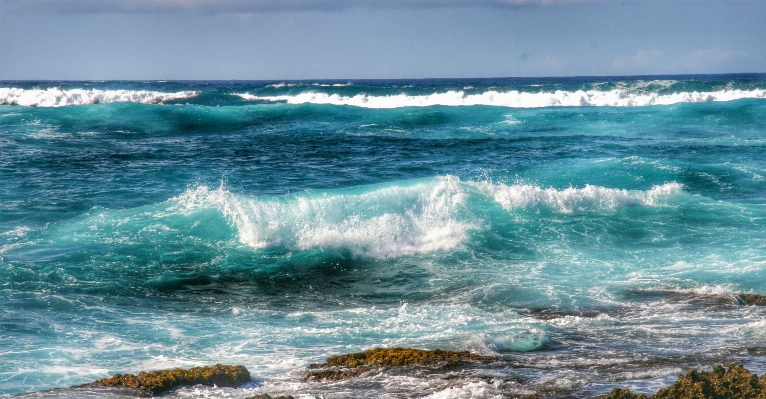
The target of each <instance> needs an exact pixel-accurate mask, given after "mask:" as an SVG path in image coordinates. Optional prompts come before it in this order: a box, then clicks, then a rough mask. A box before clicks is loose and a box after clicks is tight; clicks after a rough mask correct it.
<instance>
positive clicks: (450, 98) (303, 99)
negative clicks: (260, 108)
mask: <svg viewBox="0 0 766 399" xmlns="http://www.w3.org/2000/svg"><path fill="white" fill-rule="evenodd" d="M236 95H237V96H240V97H241V98H243V99H245V100H258V101H274V102H287V103H288V104H307V103H310V104H331V105H351V106H355V107H363V108H401V107H428V106H434V105H444V106H471V105H489V106H497V107H510V108H542V107H581V106H595V107H640V106H649V105H671V104H678V103H699V102H715V101H732V100H739V99H743V98H766V90H763V89H756V90H720V91H711V92H697V91H694V92H681V93H673V94H656V93H654V94H643V93H631V92H629V91H626V90H610V91H597V90H577V91H561V90H557V91H555V92H539V93H527V92H520V91H516V90H513V91H506V92H499V91H494V90H491V91H486V92H484V93H479V94H466V93H465V92H464V91H447V92H444V93H433V94H428V95H418V96H411V95H407V94H397V95H390V96H370V95H367V94H357V95H355V96H342V95H339V94H328V93H317V92H305V93H300V94H297V95H282V96H255V95H252V94H248V93H244V94H236Z"/></svg>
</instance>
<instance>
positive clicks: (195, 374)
mask: <svg viewBox="0 0 766 399" xmlns="http://www.w3.org/2000/svg"><path fill="white" fill-rule="evenodd" d="M248 381H250V372H249V371H247V369H246V368H245V366H241V365H240V366H227V365H223V364H216V365H215V366H205V367H192V368H190V369H181V368H177V369H172V370H157V371H150V372H148V373H147V372H143V371H142V372H140V373H138V375H133V374H115V375H114V376H112V377H110V378H104V379H101V380H98V381H94V382H92V383H90V384H86V385H91V386H103V387H121V388H135V389H140V390H141V391H144V392H146V393H150V394H152V395H156V394H159V393H162V392H165V391H168V390H170V389H173V388H175V387H178V386H182V385H197V384H202V385H209V386H213V385H215V386H218V387H232V388H236V387H238V386H240V385H242V384H244V383H246V382H248Z"/></svg>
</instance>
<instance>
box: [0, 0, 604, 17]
mask: <svg viewBox="0 0 766 399" xmlns="http://www.w3.org/2000/svg"><path fill="white" fill-rule="evenodd" d="M587 1H594V0H0V6H2V8H4V9H5V10H6V11H9V12H12V13H49V14H111V13H113V14H151V13H173V12H198V13H202V14H211V13H212V14H258V13H270V12H301V11H322V12H338V11H344V10H349V9H355V8H373V9H375V8H377V9H402V8H405V9H406V8H421V9H422V8H454V7H469V8H486V7H492V8H514V7H529V6H547V5H556V4H572V3H583V2H587Z"/></svg>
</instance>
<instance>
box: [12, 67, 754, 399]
mask: <svg viewBox="0 0 766 399" xmlns="http://www.w3.org/2000/svg"><path fill="white" fill-rule="evenodd" d="M0 153H2V157H0V182H2V190H0V396H2V395H6V396H13V395H18V394H22V396H26V395H24V393H30V392H33V393H30V394H29V395H31V396H35V397H40V396H42V397H83V396H88V395H93V396H94V397H104V396H106V395H117V396H119V393H114V392H110V393H105V392H103V391H95V392H91V391H87V390H77V389H58V388H67V387H69V386H72V385H77V384H83V383H86V382H89V381H92V380H95V379H100V378H103V377H107V376H110V375H112V374H115V373H126V372H128V373H135V372H137V371H139V370H151V369H158V368H171V367H190V366H196V365H207V364H214V363H226V364H244V365H245V366H247V368H248V369H249V370H250V371H251V373H252V374H253V376H254V377H255V378H254V380H253V381H252V382H251V383H250V384H248V385H247V386H246V387H245V388H244V389H239V390H233V389H217V388H199V387H196V388H195V387H191V388H183V389H180V390H178V391H175V392H173V393H171V394H170V396H177V397H232V398H243V397H245V396H248V395H252V394H253V393H257V392H269V393H272V394H274V393H289V394H293V395H303V397H325V398H330V397H419V396H427V395H432V397H434V398H447V397H476V398H479V397H501V396H502V395H519V394H529V393H533V392H543V393H546V394H549V395H571V396H574V397H592V396H594V395H598V394H603V393H606V392H608V391H610V390H611V389H612V388H614V387H616V386H621V387H631V388H632V389H634V390H637V391H639V392H647V393H650V392H652V391H653V390H654V389H656V388H657V387H659V386H661V385H663V384H666V383H668V382H670V381H673V380H675V376H676V375H677V374H678V373H679V372H683V371H685V370H686V369H688V368H690V367H709V366H712V365H713V364H716V363H720V362H725V361H738V362H743V363H744V364H745V365H746V366H747V367H749V368H750V369H751V370H752V371H754V372H757V373H758V374H762V373H763V372H765V371H766V362H764V354H766V322H764V317H766V308H763V307H757V306H742V304H741V303H740V302H737V300H736V298H735V294H737V293H755V294H762V295H766V158H765V157H764V154H766V75H714V76H710V75H706V76H666V77H635V78H547V79H483V80H425V81H424V80H417V81H308V82H2V83H1V84H0ZM377 346H387V347H391V346H407V347H417V348H423V349H437V348H440V349H453V350H470V351H472V352H476V353H481V354H487V355H499V356H504V357H506V358H508V359H510V360H511V361H513V362H514V364H517V365H518V367H514V368H510V369H496V370H483V371H481V373H483V374H482V375H491V376H493V377H494V379H493V380H492V381H488V380H485V379H478V380H477V379H472V378H471V377H470V375H469V376H466V377H465V378H463V379H460V378H457V379H456V378H452V379H449V380H448V379H446V378H445V379H438V378H432V379H422V378H418V377H415V376H406V375H393V374H391V375H389V374H386V373H382V374H379V375H377V374H376V375H372V376H365V377H361V378H359V379H354V380H349V381H345V382H337V383H317V382H303V381H302V378H303V377H304V376H305V374H306V372H307V369H306V366H307V365H308V364H309V363H312V362H321V361H322V360H323V359H324V358H325V357H327V356H330V355H333V354H340V353H346V352H355V351H360V350H365V349H370V348H373V347H377ZM50 389H53V390H50ZM48 390H50V391H48ZM37 391H43V392H37Z"/></svg>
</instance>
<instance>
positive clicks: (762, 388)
mask: <svg viewBox="0 0 766 399" xmlns="http://www.w3.org/2000/svg"><path fill="white" fill-rule="evenodd" d="M650 398H651V399H766V375H765V376H763V377H761V378H760V379H759V378H758V376H757V375H755V374H753V373H751V372H749V371H747V369H745V368H744V367H742V366H732V367H731V368H729V369H728V370H726V369H725V368H724V367H723V366H720V365H718V366H715V367H714V368H713V370H712V371H709V372H706V371H697V370H691V371H689V372H688V373H687V374H686V375H679V376H678V381H676V382H675V383H674V384H673V385H671V386H669V387H666V388H662V389H660V390H659V391H657V393H656V394H654V396H651V397H650ZM605 399H647V397H646V396H645V395H636V394H634V393H632V392H630V391H629V390H627V389H619V388H615V389H614V390H613V391H612V393H611V394H610V395H609V396H606V397H605Z"/></svg>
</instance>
